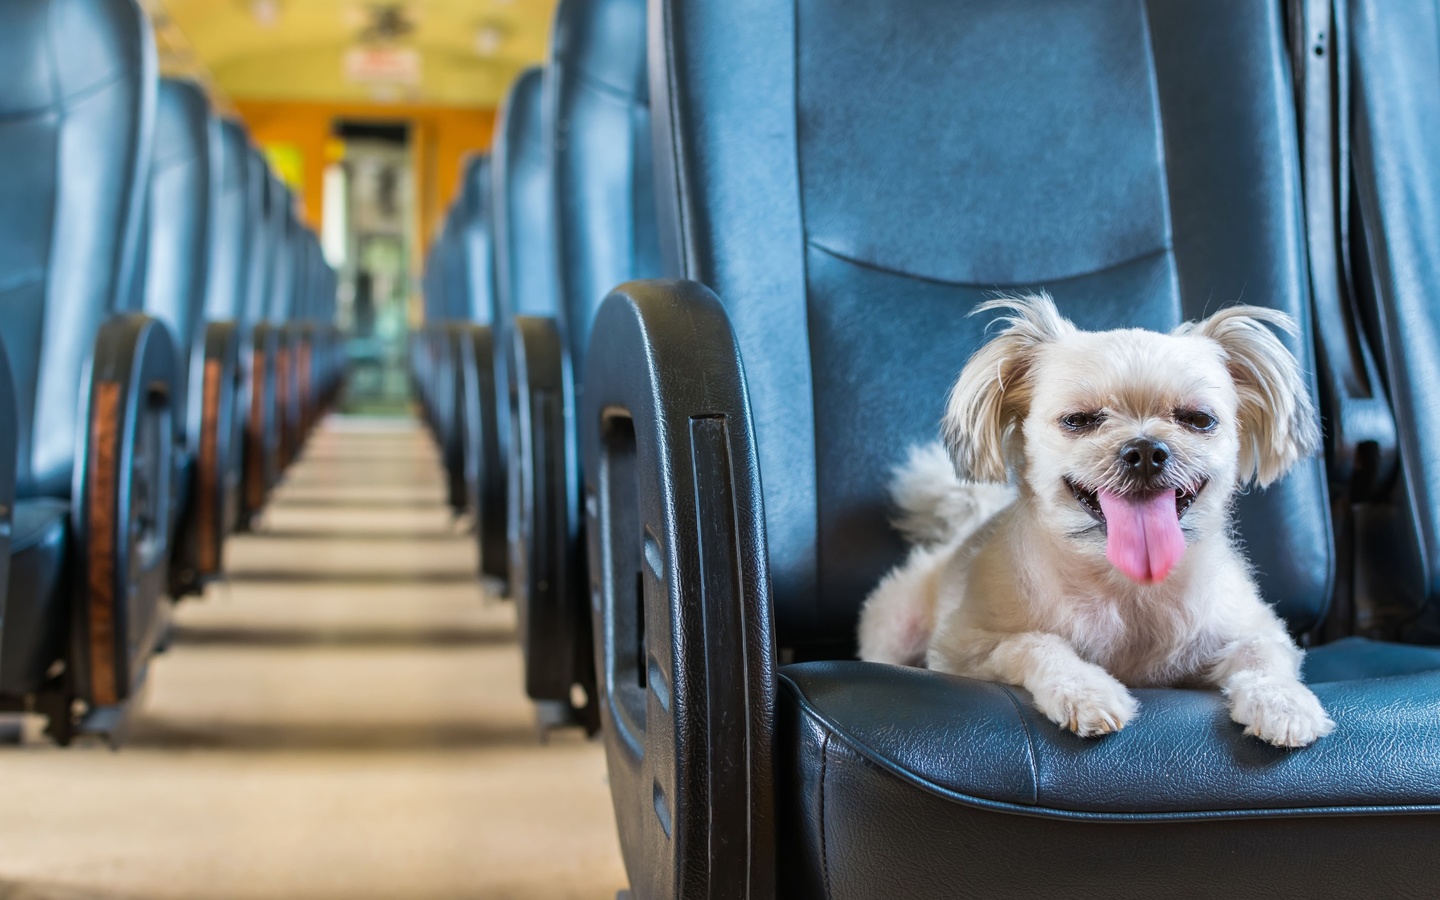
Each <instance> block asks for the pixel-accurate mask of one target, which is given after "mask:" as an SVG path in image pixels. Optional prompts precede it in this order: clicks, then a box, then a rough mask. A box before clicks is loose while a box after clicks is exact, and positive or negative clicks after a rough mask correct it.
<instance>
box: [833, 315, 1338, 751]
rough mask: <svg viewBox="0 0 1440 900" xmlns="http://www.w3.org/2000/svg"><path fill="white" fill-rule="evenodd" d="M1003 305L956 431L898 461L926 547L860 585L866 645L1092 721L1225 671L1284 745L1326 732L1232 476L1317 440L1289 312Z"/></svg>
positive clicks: (1067, 718) (1056, 714) (1226, 681)
mask: <svg viewBox="0 0 1440 900" xmlns="http://www.w3.org/2000/svg"><path fill="white" fill-rule="evenodd" d="M997 309H998V310H1004V311H1007V312H1008V313H1009V315H1008V316H1007V317H1005V318H1004V319H1003V321H1004V322H1005V324H1006V327H1005V329H1004V330H1003V331H1002V332H1000V333H999V334H998V335H997V336H996V337H995V338H994V339H993V340H991V341H990V342H988V343H987V344H985V346H983V347H981V348H980V350H979V351H977V352H976V354H975V355H974V357H972V358H971V360H970V362H969V363H968V364H967V365H966V366H965V369H964V371H963V372H961V374H960V379H959V381H957V382H956V384H955V387H954V389H953V390H952V391H951V394H950V400H949V404H948V407H947V409H946V413H945V417H944V423H943V432H944V438H945V448H942V447H941V446H940V445H939V444H938V443H937V444H933V445H930V446H928V447H921V448H915V449H914V450H912V451H911V456H910V460H909V462H908V463H907V464H906V465H904V466H902V467H901V468H900V469H899V470H898V471H897V475H896V480H895V483H894V487H893V491H894V495H895V500H896V502H897V504H898V505H899V507H900V508H901V510H902V514H903V515H902V517H901V519H900V520H899V521H898V522H897V523H896V524H897V527H899V528H900V530H901V531H902V532H904V533H905V535H906V536H907V537H908V538H909V539H910V540H911V541H912V542H913V543H914V544H915V547H914V549H913V550H912V551H911V553H910V556H909V558H908V559H907V560H906V561H905V562H904V563H903V564H902V565H901V566H899V567H898V568H896V569H895V570H894V571H892V572H890V574H888V575H887V576H886V577H885V579H884V580H883V581H882V582H881V583H880V584H879V586H878V587H876V589H875V590H874V592H872V593H871V595H870V597H869V598H868V599H867V600H866V602H865V607H864V610H863V612H862V613H861V619H860V656H861V658H862V659H867V660H873V661H878V662H889V663H898V664H902V665H921V664H924V665H928V666H929V667H930V668H932V669H935V670H937V671H940V672H949V673H953V674H957V675H966V676H970V677H973V678H981V679H987V680H990V681H999V682H1004V683H1007V684H1014V685H1019V686H1021V687H1024V688H1025V689H1026V690H1028V691H1029V692H1030V694H1031V695H1032V696H1033V697H1034V699H1035V705H1036V707H1037V708H1038V709H1039V710H1040V712H1042V713H1043V714H1044V715H1045V716H1047V717H1048V718H1050V719H1051V720H1052V721H1054V722H1055V723H1056V724H1058V725H1060V726H1061V727H1063V728H1068V729H1070V730H1071V731H1073V732H1075V733H1076V734H1079V735H1085V736H1090V735H1100V734H1106V733H1108V732H1111V731H1116V730H1118V729H1120V728H1123V727H1125V725H1126V723H1128V722H1129V721H1130V720H1131V718H1133V717H1134V716H1135V712H1136V701H1135V698H1134V697H1133V696H1131V694H1130V692H1129V691H1128V690H1127V689H1126V685H1130V686H1133V687H1147V686H1178V685H1213V686H1215V687H1218V688H1219V689H1220V690H1221V691H1222V692H1224V694H1225V697H1226V698H1227V700H1228V702H1229V706H1230V715H1231V717H1232V718H1233V719H1234V720H1235V721H1236V722H1239V723H1240V724H1241V725H1243V726H1245V733H1246V734H1250V735H1254V736H1256V737H1259V738H1261V739H1262V740H1265V741H1268V742H1270V743H1272V744H1275V745H1277V746H1282V747H1303V746H1305V745H1307V744H1310V743H1311V742H1313V741H1314V740H1316V739H1317V738H1320V737H1322V736H1324V735H1326V734H1329V733H1330V731H1331V730H1332V729H1333V728H1334V727H1335V723H1334V722H1332V721H1331V720H1330V717H1329V716H1327V715H1326V714H1325V710H1324V709H1323V708H1322V707H1321V706H1320V702H1319V701H1318V700H1317V699H1316V698H1315V695H1314V694H1313V693H1311V691H1310V690H1309V688H1307V687H1305V685H1304V684H1302V683H1301V681H1300V677H1299V673H1300V659H1301V651H1300V649H1299V648H1298V647H1296V646H1295V644H1294V642H1293V641H1291V639H1290V636H1289V634H1288V633H1287V632H1286V630H1285V626H1284V625H1283V624H1282V623H1281V621H1280V619H1279V618H1278V617H1277V616H1276V615H1275V613H1274V612H1273V611H1271V609H1270V607H1269V606H1267V605H1266V604H1265V603H1264V602H1263V601H1262V600H1261V599H1260V595H1259V592H1258V590H1257V588H1256V585H1255V581H1254V579H1253V578H1252V577H1251V575H1250V571H1249V569H1248V567H1247V565H1246V562H1245V559H1244V558H1243V557H1242V556H1241V554H1240V552H1239V550H1238V549H1237V548H1236V546H1235V544H1234V542H1233V539H1232V536H1231V527H1230V510H1231V504H1232V500H1233V498H1234V497H1235V494H1236V492H1237V491H1238V490H1240V489H1241V488H1242V487H1243V486H1245V485H1248V484H1250V483H1252V482H1254V483H1258V484H1259V485H1261V486H1262V487H1263V486H1266V485H1268V484H1270V483H1271V482H1273V481H1275V480H1276V479H1277V478H1279V477H1280V476H1281V475H1283V474H1284V473H1285V472H1286V471H1287V470H1288V469H1289V468H1290V467H1291V466H1292V465H1294V463H1295V462H1296V461H1297V460H1298V459H1300V458H1302V457H1304V456H1308V455H1309V454H1311V453H1313V452H1315V450H1316V448H1317V446H1318V444H1319V429H1318V427H1317V424H1316V417H1315V411H1314V409H1313V408H1312V406H1311V403H1310V399H1309V392H1308V391H1307V389H1306V385H1305V381H1304V379H1303V377H1302V375H1301V371H1300V368H1299V365H1298V364H1297V363H1296V361H1295V358H1294V357H1293V356H1291V354H1290V353H1289V352H1288V351H1287V350H1286V349H1285V347H1284V345H1283V344H1281V343H1280V341H1279V340H1278V339H1277V338H1276V337H1275V335H1274V334H1272V333H1271V332H1270V330H1269V329H1268V328H1266V326H1265V324H1264V323H1267V322H1268V323H1270V324H1272V325H1275V326H1278V327H1280V328H1283V329H1286V330H1291V329H1293V328H1294V323H1293V322H1292V321H1291V320H1290V318H1289V317H1288V316H1286V315H1284V314H1283V313H1280V312H1276V311H1274V310H1269V309H1262V308H1257V307H1247V306H1236V307H1231V308H1229V309H1225V310H1222V311H1220V312H1218V313H1216V314H1215V315H1213V316H1211V317H1210V318H1208V319H1206V320H1204V321H1203V322H1198V323H1196V322H1192V323H1187V324H1185V325H1181V326H1180V327H1179V328H1177V329H1175V330H1174V331H1173V332H1171V333H1170V334H1160V333H1158V332H1153V331H1143V330H1140V329H1126V330H1119V331H1104V332H1089V331H1081V330H1080V329H1078V328H1076V327H1075V326H1074V325H1073V324H1072V323H1071V322H1069V321H1068V320H1066V319H1064V318H1063V317H1061V315H1060V313H1059V312H1058V311H1057V310H1056V308H1055V304H1054V303H1053V302H1052V301H1051V300H1050V297H1049V296H1048V295H1044V294H1042V295H1039V296H1026V297H1017V298H1002V299H999V300H995V301H992V302H989V303H986V304H983V305H982V306H981V307H980V308H979V310H977V311H980V310H997ZM946 450H948V451H949V452H948V456H947V453H946ZM957 476H958V477H957Z"/></svg>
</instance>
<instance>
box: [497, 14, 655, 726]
mask: <svg viewBox="0 0 1440 900" xmlns="http://www.w3.org/2000/svg"><path fill="white" fill-rule="evenodd" d="M645 18H646V17H645V3H644V0H563V2H561V4H560V5H559V7H558V8H557V10H556V13H555V27H554V31H553V33H552V37H551V47H550V62H549V65H547V66H546V68H545V85H544V93H545V123H544V127H545V129H546V135H545V144H546V154H547V159H548V163H549V165H550V169H551V172H552V178H553V180H554V192H555V210H556V215H555V224H554V231H555V247H556V269H555V271H556V278H557V289H558V291H559V305H558V306H557V315H556V316H555V317H553V318H543V317H539V316H520V317H517V319H516V320H515V328H514V330H513V332H512V341H511V346H510V367H511V371H510V376H509V379H510V384H511V391H512V393H513V394H514V395H515V397H516V401H515V403H514V406H515V408H516V409H517V411H518V412H519V415H518V416H516V417H515V420H514V422H513V423H512V426H511V427H512V428H513V429H514V433H513V436H512V440H511V442H510V448H511V451H512V453H513V455H512V457H511V459H510V461H509V464H508V468H509V471H510V473H511V478H512V479H513V480H514V482H515V486H516V488H517V490H518V491H519V492H520V500H519V502H517V503H516V504H514V505H513V506H512V507H511V510H510V512H511V518H512V525H511V527H510V528H509V534H510V540H511V547H510V555H511V557H512V558H513V559H518V560H521V561H522V562H521V564H519V565H515V566H512V569H511V571H512V572H513V573H515V576H516V577H513V578H512V579H511V583H510V593H511V597H512V598H513V599H514V600H515V602H516V604H517V605H518V607H519V608H520V610H521V615H520V621H521V623H522V627H521V632H520V646H521V649H522V651H523V653H524V657H525V690H526V692H527V693H528V694H529V695H530V697H531V698H532V699H534V700H537V701H541V702H544V703H550V704H558V705H559V706H560V707H561V709H562V710H563V711H564V713H565V716H564V718H569V719H571V720H574V721H578V722H581V723H583V724H584V725H585V726H586V727H588V728H591V729H593V728H594V727H596V726H597V725H598V709H597V707H596V706H595V704H594V702H593V698H594V693H595V660H594V652H593V647H592V644H591V636H590V615H589V608H590V604H589V590H588V586H587V584H586V579H585V563H584V556H583V547H584V544H583V537H582V535H581V523H582V517H581V514H580V497H579V485H580V483H581V479H580V475H579V462H580V460H579V449H578V446H577V443H576V435H575V429H574V404H575V398H576V396H577V393H578V392H579V391H582V390H583V385H579V384H576V383H575V382H574V379H573V376H572V374H571V373H573V372H579V371H583V368H584V364H585V349H586V344H587V342H588V340H589V338H590V326H591V323H592V322H593V321H594V318H595V312H596V310H598V309H599V307H600V303H601V301H602V300H603V299H604V298H605V295H606V294H607V293H608V292H609V291H610V289H611V288H613V287H615V286H616V285H618V284H621V283H623V282H626V281H631V280H633V279H636V278H647V277H655V276H658V275H659V274H660V262H659V255H660V248H659V242H658V238H657V235H656V229H657V226H656V221H655V193H654V181H655V178H654V166H653V163H652V159H651V157H652V150H651V139H650V92H649V88H648V84H647V70H646V66H645ZM576 685H578V686H579V687H580V688H581V689H582V690H581V691H579V692H576V691H575V690H574V687H575V686H576ZM577 701H579V702H580V704H581V705H580V706H578V707H577V706H576V703H577Z"/></svg>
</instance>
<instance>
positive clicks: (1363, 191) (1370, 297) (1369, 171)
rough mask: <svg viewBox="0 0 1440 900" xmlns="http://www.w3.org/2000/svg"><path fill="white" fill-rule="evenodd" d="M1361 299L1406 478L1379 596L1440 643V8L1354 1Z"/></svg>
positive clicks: (1382, 544) (1390, 499) (1381, 543)
mask: <svg viewBox="0 0 1440 900" xmlns="http://www.w3.org/2000/svg"><path fill="white" fill-rule="evenodd" d="M1347 8H1348V13H1349V20H1348V25H1349V37H1350V63H1351V67H1352V71H1353V78H1352V84H1353V90H1352V91H1351V98H1352V101H1353V102H1352V104H1351V110H1352V117H1353V127H1352V129H1351V131H1350V138H1351V148H1352V151H1353V161H1354V179H1355V203H1356V206H1357V208H1358V212H1359V219H1360V224H1361V227H1359V228H1356V229H1354V230H1353V231H1352V232H1351V240H1352V247H1351V252H1352V255H1353V256H1354V257H1355V258H1356V260H1357V265H1356V266H1355V272H1356V285H1355V287H1356V294H1357V296H1358V298H1359V301H1360V303H1361V307H1362V310H1363V312H1364V318H1365V320H1366V325H1367V326H1368V329H1369V333H1370V336H1371V339H1372V340H1373V341H1374V342H1375V346H1376V349H1377V357H1378V360H1379V363H1380V367H1381V369H1382V371H1383V374H1384V376H1385V378H1386V382H1387V383H1386V387H1387V388H1388V393H1389V396H1390V398H1391V403H1392V404H1393V407H1394V412H1395V422H1396V431H1397V437H1398V441H1399V450H1400V453H1399V459H1400V470H1401V471H1400V477H1399V478H1398V479H1396V483H1395V484H1394V485H1393V486H1392V487H1391V490H1390V493H1389V495H1388V496H1387V497H1386V498H1385V499H1386V501H1387V503H1385V504H1381V506H1382V509H1383V508H1384V507H1389V509H1387V510H1385V512H1387V513H1389V514H1390V515H1392V516H1393V519H1392V520H1391V521H1390V522H1388V523H1387V527H1385V528H1383V529H1381V530H1380V534H1379V535H1378V536H1377V538H1376V541H1375V544H1376V546H1374V547H1373V548H1369V549H1373V552H1374V555H1375V556H1376V560H1375V564H1374V565H1373V578H1374V579H1376V580H1377V584H1376V585H1375V591H1376V596H1374V597H1371V598H1369V599H1370V601H1371V603H1372V605H1374V606H1377V607H1378V608H1379V610H1380V611H1381V612H1382V614H1383V615H1384V616H1385V617H1386V618H1387V619H1388V620H1389V621H1388V623H1380V624H1390V625H1394V624H1395V623H1396V622H1404V623H1407V624H1406V626H1405V629H1404V631H1405V634H1406V637H1407V638H1409V639H1413V640H1421V641H1425V642H1428V643H1436V642H1440V605H1437V601H1440V466H1437V465H1435V461H1436V460H1437V459H1440V412H1437V409H1436V406H1435V396H1436V392H1437V391H1440V354H1437V353H1436V348H1437V347H1440V315H1437V310H1440V157H1437V154H1436V152H1435V146H1434V145H1435V140H1434V135H1435V134H1437V133H1440V131H1437V129H1440V9H1437V7H1436V4H1434V3H1387V2H1384V0H1378V2H1377V0H1349V3H1348V7H1347Z"/></svg>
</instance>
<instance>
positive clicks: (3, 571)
mask: <svg viewBox="0 0 1440 900" xmlns="http://www.w3.org/2000/svg"><path fill="white" fill-rule="evenodd" d="M19 434H20V415H19V409H18V404H17V401H16V398H15V382H14V381H13V380H12V378H11V376H10V360H9V358H7V357H6V356H5V347H4V345H0V612H3V611H4V609H5V595H6V592H7V588H8V587H9V585H10V536H11V534H13V530H12V529H13V527H14V516H15V474H16V467H17V465H18V464H19V460H18V458H17V452H18V450H17V446H16V442H17V440H18V438H19ZM0 621H3V620H0Z"/></svg>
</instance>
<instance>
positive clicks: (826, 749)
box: [819, 731, 833, 897]
mask: <svg viewBox="0 0 1440 900" xmlns="http://www.w3.org/2000/svg"><path fill="white" fill-rule="evenodd" d="M829 761H830V732H829V731H822V732H821V738H820V817H819V818H820V823H819V824H820V876H821V878H822V879H823V880H824V883H825V896H826V897H831V896H833V895H832V894H831V893H830V855H829V854H828V853H827V852H826V846H825V773H826V771H827V769H828V768H829V766H828V763H829Z"/></svg>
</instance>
